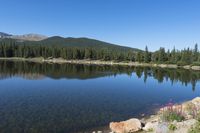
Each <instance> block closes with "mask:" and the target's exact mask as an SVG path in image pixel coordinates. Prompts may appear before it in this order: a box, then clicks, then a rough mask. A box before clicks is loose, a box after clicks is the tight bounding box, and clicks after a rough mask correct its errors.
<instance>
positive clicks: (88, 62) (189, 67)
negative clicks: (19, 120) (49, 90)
mask: <svg viewBox="0 0 200 133" xmlns="http://www.w3.org/2000/svg"><path fill="white" fill-rule="evenodd" d="M0 60H8V61H28V62H37V63H57V64H63V63H70V64H85V65H111V66H113V65H119V66H136V67H137V66H139V67H160V68H173V69H178V68H183V69H187V70H200V66H192V65H185V66H178V65H176V64H156V63H139V62H115V61H101V60H86V59H85V60H65V59H62V58H53V59H44V58H42V57H38V58H19V57H12V58H0Z"/></svg>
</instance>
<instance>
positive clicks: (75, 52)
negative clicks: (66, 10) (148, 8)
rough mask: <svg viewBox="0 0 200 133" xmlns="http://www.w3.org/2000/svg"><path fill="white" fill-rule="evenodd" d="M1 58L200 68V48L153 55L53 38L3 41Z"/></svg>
mask: <svg viewBox="0 0 200 133" xmlns="http://www.w3.org/2000/svg"><path fill="white" fill-rule="evenodd" d="M0 57H1V58H10V57H20V58H36V57H44V58H46V59H47V58H63V59H66V60H83V59H89V60H103V61H111V60H112V61H117V62H120V61H131V62H140V63H142V62H144V63H150V62H152V63H164V64H178V65H181V66H182V65H189V64H190V65H196V66H199V65H200V62H199V61H200V53H199V50H198V45H197V44H195V47H194V49H190V48H187V49H183V50H176V49H175V48H174V49H173V50H171V51H170V50H167V51H166V50H165V48H160V49H159V50H158V51H155V52H149V51H148V47H146V48H145V51H142V50H138V49H133V48H129V47H122V46H118V45H113V44H109V43H106V42H101V41H98V40H92V39H87V38H77V39H76V38H61V37H52V38H48V39H46V40H42V41H33V42H31V41H19V40H14V39H0Z"/></svg>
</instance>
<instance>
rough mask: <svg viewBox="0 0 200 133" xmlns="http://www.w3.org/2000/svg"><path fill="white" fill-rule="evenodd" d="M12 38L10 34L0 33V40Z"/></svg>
mask: <svg viewBox="0 0 200 133" xmlns="http://www.w3.org/2000/svg"><path fill="white" fill-rule="evenodd" d="M10 36H12V35H11V34H8V33H4V32H0V38H6V37H10Z"/></svg>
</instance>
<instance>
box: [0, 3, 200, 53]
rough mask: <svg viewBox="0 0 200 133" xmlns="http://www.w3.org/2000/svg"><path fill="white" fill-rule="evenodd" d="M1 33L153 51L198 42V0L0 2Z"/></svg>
mask: <svg viewBox="0 0 200 133" xmlns="http://www.w3.org/2000/svg"><path fill="white" fill-rule="evenodd" d="M0 31H1V32H6V33H11V34H27V33H38V34H43V35H47V36H55V35H59V36H63V37H88V38H93V39H98V40H102V41H106V42H110V43H114V44H119V45H124V46H129V47H133V48H140V49H144V48H145V46H146V45H147V46H148V48H149V50H151V51H155V50H157V49H159V48H160V47H165V48H166V49H172V48H173V47H174V46H175V47H176V48H177V49H183V48H186V47H191V48H193V46H194V45H195V43H199V44H200V0H0Z"/></svg>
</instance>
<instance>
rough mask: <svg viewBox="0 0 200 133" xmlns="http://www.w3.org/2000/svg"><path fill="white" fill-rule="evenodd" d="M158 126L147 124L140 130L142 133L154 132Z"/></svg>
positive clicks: (153, 123) (155, 123)
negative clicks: (143, 132) (145, 132)
mask: <svg viewBox="0 0 200 133" xmlns="http://www.w3.org/2000/svg"><path fill="white" fill-rule="evenodd" d="M157 126H158V122H147V123H146V124H145V126H144V127H143V128H142V130H144V131H147V132H148V131H155V129H156V127H157Z"/></svg>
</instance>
